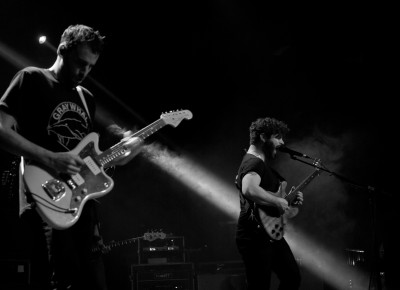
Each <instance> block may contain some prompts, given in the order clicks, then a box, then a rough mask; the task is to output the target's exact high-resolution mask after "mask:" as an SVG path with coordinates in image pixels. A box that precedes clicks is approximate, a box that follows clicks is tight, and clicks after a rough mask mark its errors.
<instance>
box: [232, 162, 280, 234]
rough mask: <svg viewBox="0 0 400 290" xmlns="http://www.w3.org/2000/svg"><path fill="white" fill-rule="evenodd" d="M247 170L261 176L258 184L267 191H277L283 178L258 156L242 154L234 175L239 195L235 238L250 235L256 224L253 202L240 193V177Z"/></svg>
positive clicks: (241, 177)
mask: <svg viewBox="0 0 400 290" xmlns="http://www.w3.org/2000/svg"><path fill="white" fill-rule="evenodd" d="M249 172H255V173H257V174H258V175H259V176H260V177H261V182H260V186H261V187H262V188H263V189H265V190H267V191H272V192H276V191H278V189H279V186H280V183H281V181H283V180H284V179H283V178H282V177H281V176H280V175H279V174H278V173H277V172H276V171H275V170H274V169H273V168H272V167H270V166H268V165H267V164H266V163H265V162H264V161H263V160H261V159H260V158H258V157H256V156H254V155H252V154H245V155H244V157H243V159H242V163H241V164H240V167H239V170H238V174H237V176H236V187H237V188H238V190H239V195H240V215H239V220H238V224H237V238H239V239H240V238H246V237H248V236H249V235H251V234H252V233H253V231H254V230H255V228H256V227H257V225H258V223H257V221H256V216H254V214H255V213H254V202H253V201H251V200H249V199H247V198H246V197H245V196H244V195H243V194H242V179H243V177H244V176H245V175H246V174H247V173H249Z"/></svg>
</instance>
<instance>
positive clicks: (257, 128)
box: [249, 117, 290, 145]
mask: <svg viewBox="0 0 400 290" xmlns="http://www.w3.org/2000/svg"><path fill="white" fill-rule="evenodd" d="M249 130H250V145H253V144H256V143H258V142H259V141H260V135H261V134H262V133H264V134H265V137H266V138H270V137H271V136H272V135H275V134H279V135H281V136H282V137H283V136H285V135H286V134H287V133H288V132H289V131H290V129H289V127H288V126H287V125H286V124H285V123H284V122H282V121H279V120H277V119H274V118H270V117H266V118H258V119H257V120H256V121H254V122H252V123H251V125H250V128H249Z"/></svg>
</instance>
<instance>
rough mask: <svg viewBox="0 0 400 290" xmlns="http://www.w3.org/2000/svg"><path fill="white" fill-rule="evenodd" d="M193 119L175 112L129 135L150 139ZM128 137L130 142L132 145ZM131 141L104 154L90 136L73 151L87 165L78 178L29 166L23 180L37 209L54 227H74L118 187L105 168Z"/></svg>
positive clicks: (38, 165)
mask: <svg viewBox="0 0 400 290" xmlns="http://www.w3.org/2000/svg"><path fill="white" fill-rule="evenodd" d="M192 117H193V115H192V113H191V112H190V111H189V110H181V111H171V112H169V113H165V114H162V115H161V117H160V119H158V120H157V121H155V122H153V123H151V124H150V125H148V126H146V127H145V128H143V129H141V130H139V131H138V132H136V133H134V134H132V135H131V136H129V138H134V137H139V138H141V139H143V140H144V139H146V138H147V137H149V136H150V135H152V134H153V133H155V132H157V131H158V130H159V129H161V128H163V127H164V126H166V125H171V126H173V127H176V126H178V125H179V124H180V122H181V121H182V120H184V119H191V118H192ZM129 138H128V142H129ZM126 142H127V140H126V138H124V141H120V142H119V143H117V144H115V145H114V146H112V147H110V148H109V149H107V150H105V151H103V152H101V151H100V150H99V147H98V143H99V135H98V134H97V133H90V134H88V135H87V136H86V137H84V138H83V139H82V140H81V141H80V143H79V144H78V145H77V146H76V147H75V149H73V150H72V151H71V152H72V153H74V154H77V155H79V156H80V157H81V158H82V159H83V161H84V162H85V165H84V166H83V167H82V168H81V170H80V172H79V173H78V174H75V175H67V174H58V173H56V172H54V171H53V170H50V169H48V168H46V167H44V166H42V165H40V164H34V163H32V164H27V165H26V166H25V170H24V175H23V180H24V182H25V184H26V186H27V189H28V192H29V193H30V194H32V198H33V200H34V202H35V205H36V209H37V211H38V213H39V214H40V215H41V217H42V218H43V220H45V221H46V222H47V223H48V224H49V225H50V226H51V227H53V228H56V229H66V228H69V227H71V226H72V225H74V224H75V223H76V222H77V221H78V219H79V217H80V215H81V212H82V208H83V207H84V205H85V203H86V202H87V201H88V200H90V199H94V198H98V197H101V196H103V195H105V194H107V193H108V192H110V191H111V189H112V188H113V186H114V181H113V180H112V179H111V178H110V177H109V176H108V175H107V174H106V173H105V171H104V169H105V168H107V166H110V165H112V163H111V161H113V160H115V159H116V158H118V157H121V156H123V155H124V154H125V153H127V150H128V149H127V148H126V146H125V145H124V144H126Z"/></svg>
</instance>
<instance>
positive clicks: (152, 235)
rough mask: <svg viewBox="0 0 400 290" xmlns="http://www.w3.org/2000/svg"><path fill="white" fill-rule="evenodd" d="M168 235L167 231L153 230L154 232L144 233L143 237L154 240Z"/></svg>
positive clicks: (150, 240) (146, 239)
mask: <svg viewBox="0 0 400 290" xmlns="http://www.w3.org/2000/svg"><path fill="white" fill-rule="evenodd" d="M166 236H167V235H166V234H165V233H163V232H155V231H152V232H147V233H144V235H143V239H144V240H145V241H149V242H152V241H154V240H157V239H165V237H166Z"/></svg>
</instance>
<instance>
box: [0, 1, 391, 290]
mask: <svg viewBox="0 0 400 290" xmlns="http://www.w3.org/2000/svg"><path fill="white" fill-rule="evenodd" d="M261 2H262V1H239V0H236V1H210V0H208V1H151V2H148V1H135V2H131V3H129V4H128V2H126V1H125V2H122V1H121V2H119V1H113V2H107V3H100V2H92V1H81V2H78V1H68V2H56V1H51V2H50V1H49V2H47V1H20V0H17V1H16V0H14V1H2V2H1V4H0V16H1V17H0V22H1V23H0V24H1V25H0V52H2V53H1V56H3V57H0V67H1V78H0V88H1V89H2V90H3V91H4V90H5V89H6V88H7V85H8V84H9V81H10V80H11V78H12V76H13V75H14V74H15V73H16V71H17V70H18V69H19V68H21V66H19V65H18V64H15V63H14V62H12V61H10V59H9V57H8V56H7V55H6V54H5V53H4V52H6V51H11V52H12V53H13V54H16V55H17V58H18V59H21V60H22V59H26V61H27V64H29V65H37V66H41V67H50V66H51V65H52V64H53V62H54V60H55V57H56V55H55V52H54V51H52V50H51V49H49V48H48V47H46V46H43V45H39V43H38V42H37V38H38V36H39V35H41V34H45V35H47V38H48V41H49V42H50V43H51V44H52V45H54V46H57V45H58V41H59V39H60V36H61V34H62V32H63V30H64V29H65V28H66V27H67V26H68V25H70V24H77V23H82V24H86V25H89V26H92V27H94V28H95V29H98V30H100V32H101V33H102V34H103V35H105V36H106V41H107V46H106V49H105V51H104V53H103V54H102V56H101V57H100V59H99V62H98V64H97V66H96V67H95V69H94V70H93V71H92V73H91V77H92V78H93V79H95V80H96V81H97V82H98V83H100V84H101V85H102V86H103V89H102V88H101V87H99V86H98V85H96V84H95V83H94V82H91V81H90V80H87V81H86V83H85V84H84V85H85V86H86V87H88V88H89V89H90V90H91V91H92V92H93V93H94V94H95V95H96V98H97V99H98V101H99V103H100V105H101V106H103V107H106V108H107V109H108V110H109V112H110V114H111V116H112V118H114V119H116V120H117V121H121V122H122V123H123V124H125V125H126V126H127V127H130V128H133V127H135V128H136V129H141V128H143V127H144V126H146V125H148V124H150V123H151V122H153V121H155V120H157V119H158V118H159V117H160V114H161V113H163V112H168V111H170V110H177V109H187V110H190V111H191V112H192V113H193V119H192V120H184V121H183V122H182V123H181V124H180V125H179V126H178V127H177V128H172V127H165V128H164V129H162V130H161V131H160V132H158V133H157V134H155V135H153V136H152V137H151V138H149V140H148V141H149V143H153V142H154V143H157V144H161V145H162V146H165V147H166V148H168V149H169V150H171V151H172V152H174V154H177V155H178V156H185V154H189V155H190V156H192V157H194V158H195V160H197V161H198V162H199V164H200V165H201V166H204V168H206V170H207V171H208V173H210V174H215V175H216V176H218V178H221V179H222V180H223V181H224V182H227V183H228V184H231V185H232V195H233V196H235V195H236V194H237V193H236V191H235V188H234V184H233V180H234V177H235V174H236V170H237V167H238V165H239V163H240V160H241V157H242V154H243V149H244V148H246V147H247V146H248V127H249V125H250V122H251V121H253V120H255V119H256V118H258V117H266V116H271V117H275V118H278V119H281V120H283V121H285V122H286V123H287V124H288V125H289V127H290V128H291V133H290V135H289V136H288V139H287V140H286V142H287V145H288V146H289V147H291V148H295V149H296V150H298V151H301V152H304V153H306V154H308V155H310V156H314V157H318V158H321V159H322V161H323V163H324V164H325V165H326V166H327V168H328V169H330V170H332V171H333V172H334V174H333V175H329V174H323V175H322V176H321V177H320V178H318V179H316V180H315V182H314V183H313V184H312V185H311V186H310V188H309V192H308V195H307V196H306V203H305V205H304V210H303V211H302V213H301V214H300V215H299V216H298V217H297V218H296V219H295V220H293V224H294V225H295V226H296V227H298V228H299V229H301V230H302V231H304V233H305V234H306V235H308V236H309V237H310V238H312V239H314V240H316V241H317V243H319V244H321V245H323V246H327V247H328V248H330V249H331V250H332V251H338V252H340V251H343V250H344V249H345V248H358V249H364V250H366V251H367V253H368V255H371V252H372V251H371V245H372V242H373V234H374V233H375V230H377V233H378V236H379V237H380V238H382V237H384V236H385V235H384V234H385V233H387V234H390V233H391V230H390V229H389V226H388V229H387V230H386V225H387V224H388V223H387V222H388V221H391V222H393V216H392V214H394V212H395V211H396V210H395V209H394V208H395V207H396V202H397V201H398V197H397V196H396V194H397V193H395V192H394V181H395V180H396V176H395V170H394V168H395V164H396V162H395V161H394V159H395V158H394V157H395V156H396V155H397V154H396V148H395V146H396V145H395V142H396V141H395V140H397V138H396V132H393V131H394V130H395V126H394V124H395V118H396V113H397V105H395V99H396V95H397V94H398V89H396V88H395V87H394V86H393V85H394V74H393V70H396V66H395V65H394V63H395V59H396V54H395V48H396V46H394V43H395V38H396V36H397V34H396V33H397V32H395V29H394V27H395V24H396V21H395V18H394V17H393V16H392V13H391V11H393V9H392V8H391V7H383V5H382V7H381V6H376V5H375V6H372V5H371V6H368V4H365V3H362V4H359V3H347V4H346V5H336V6H334V5H333V4H332V6H330V5H328V4H324V5H321V4H320V5H319V6H315V5H309V6H306V5H305V6H304V5H302V6H300V5H299V6H296V5H293V4H291V5H289V4H287V5H285V6H283V5H282V6H280V5H277V4H274V5H273V4H266V3H261ZM104 88H105V89H106V90H104ZM107 92H108V93H107ZM32 97H34V96H32ZM38 105H40V104H38ZM276 166H277V167H278V168H279V169H280V170H281V172H282V174H283V175H285V176H286V177H287V179H288V181H289V184H290V185H292V184H294V185H295V184H298V183H299V182H300V181H301V180H302V179H303V178H304V177H305V176H306V175H307V174H309V172H311V171H312V169H311V168H309V167H308V166H307V165H304V164H301V163H297V162H296V161H293V160H291V159H289V157H288V156H285V155H283V154H282V155H279V156H278V160H277V162H276ZM335 174H337V175H338V177H343V178H337V177H335ZM113 179H114V181H115V184H116V185H115V189H114V190H113V192H112V193H111V194H109V195H107V196H105V197H103V198H102V199H101V200H100V201H101V203H102V205H101V219H102V221H103V234H104V239H105V240H106V241H110V240H121V239H126V238H130V237H135V236H140V235H142V234H143V233H144V232H146V231H147V230H149V229H163V230H164V231H166V232H168V233H173V234H175V235H178V236H184V237H185V241H186V246H187V248H188V250H193V251H192V252H189V253H192V254H191V255H190V257H188V258H189V259H190V260H191V261H194V262H209V261H231V260H239V256H238V254H237V252H236V248H235V246H234V226H235V225H234V222H235V218H232V217H227V216H225V215H224V214H222V213H221V212H218V210H216V209H215V207H212V206H209V205H208V204H207V203H206V202H203V201H202V200H201V199H199V198H198V197H197V195H196V194H195V193H194V192H191V191H190V190H189V189H188V188H186V187H184V186H182V185H181V184H180V183H179V182H177V180H175V179H173V178H172V177H171V176H169V175H168V174H165V172H164V171H162V170H161V169H159V168H158V167H157V166H155V165H153V164H151V163H150V162H148V161H147V160H146V158H145V157H143V156H138V157H137V158H136V159H134V161H133V162H131V163H130V164H128V165H126V166H125V167H121V168H118V169H117V170H116V172H115V173H114V175H113ZM375 206H377V214H376V217H377V220H378V222H379V225H378V226H377V227H373V226H372V222H374V221H375V220H376V219H375V218H374V216H373V215H372V214H371V210H372V209H373V208H374V207H375ZM238 207H239V204H238ZM394 216H395V217H396V218H397V215H394ZM381 222H382V223H381ZM374 229H375V230H374ZM388 248H389V246H388ZM135 251H136V248H135V245H131V246H126V247H121V248H118V249H115V250H114V251H113V252H111V253H110V254H108V256H107V257H106V261H107V264H108V266H109V270H108V271H109V276H110V277H109V279H110V284H111V285H114V287H120V286H117V285H124V287H125V286H126V283H127V275H128V274H127V273H128V271H129V269H128V268H129V265H130V264H132V263H135V262H136V261H137V253H136V252H135ZM110 287H112V286H110ZM111 289H112V288H111ZM117 289H118V288H117Z"/></svg>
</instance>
